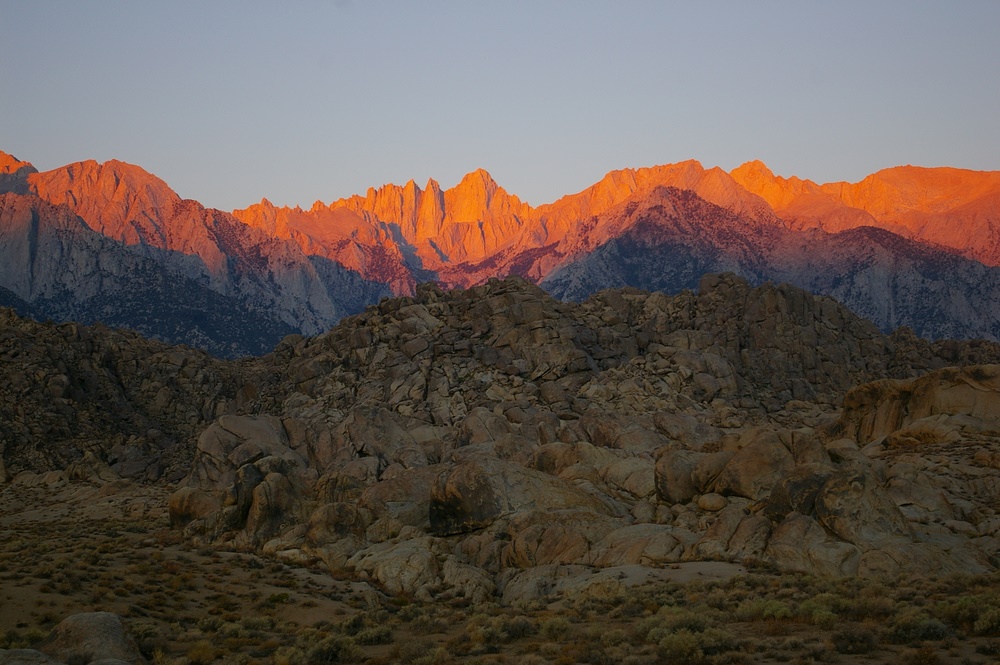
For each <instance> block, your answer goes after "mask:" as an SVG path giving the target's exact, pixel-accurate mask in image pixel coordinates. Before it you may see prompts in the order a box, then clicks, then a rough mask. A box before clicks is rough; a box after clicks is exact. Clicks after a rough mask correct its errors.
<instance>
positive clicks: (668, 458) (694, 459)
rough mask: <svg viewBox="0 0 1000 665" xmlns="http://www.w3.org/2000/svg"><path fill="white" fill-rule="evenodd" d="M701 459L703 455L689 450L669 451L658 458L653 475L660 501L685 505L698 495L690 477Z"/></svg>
mask: <svg viewBox="0 0 1000 665" xmlns="http://www.w3.org/2000/svg"><path fill="white" fill-rule="evenodd" d="M703 457H704V453H696V452H692V451H690V450H669V451H667V452H665V453H664V454H663V455H661V456H660V458H659V459H658V460H657V461H656V467H655V469H654V473H655V479H656V493H657V496H658V497H659V498H660V500H661V501H666V502H668V503H686V502H688V501H690V500H691V499H692V498H694V496H695V495H696V494H698V488H697V487H696V486H695V483H694V481H693V480H692V477H691V476H692V473H693V472H694V469H695V466H696V465H697V463H698V461H699V460H700V459H702V458H703Z"/></svg>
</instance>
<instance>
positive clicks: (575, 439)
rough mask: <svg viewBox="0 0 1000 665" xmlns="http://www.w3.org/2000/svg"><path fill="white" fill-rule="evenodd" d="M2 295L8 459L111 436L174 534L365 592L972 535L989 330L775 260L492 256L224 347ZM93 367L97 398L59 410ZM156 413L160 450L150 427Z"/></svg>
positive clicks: (966, 541)
mask: <svg viewBox="0 0 1000 665" xmlns="http://www.w3.org/2000/svg"><path fill="white" fill-rule="evenodd" d="M7 321H8V322H9V323H8V329H7V332H6V333H5V334H6V337H5V338H4V339H6V340H7V344H8V347H7V348H8V357H9V358H10V367H12V368H14V367H16V368H18V371H19V372H20V374H18V375H17V376H16V377H13V378H11V380H10V385H13V386H17V387H18V390H19V391H20V392H18V393H17V395H19V396H21V397H20V402H21V403H27V401H30V400H34V401H33V402H31V403H33V404H37V405H38V406H37V412H31V413H28V412H26V413H24V414H23V415H22V416H18V417H19V418H20V420H19V419H18V417H14V418H9V419H7V420H5V421H3V422H4V424H3V426H4V427H6V428H7V429H6V430H5V436H7V438H5V439H4V441H5V444H4V445H5V448H4V452H3V459H4V461H5V464H6V466H7V469H8V471H7V473H8V475H10V476H13V477H14V478H15V480H14V482H15V483H20V484H32V485H34V486H39V487H41V486H46V487H53V488H55V487H65V486H67V484H71V483H73V482H77V481H75V480H74V478H76V477H78V476H79V477H86V478H88V479H89V480H88V482H92V483H98V484H104V487H106V488H108V490H107V491H109V492H112V491H127V489H122V488H121V487H119V486H118V485H117V483H119V482H120V480H118V477H119V476H122V475H123V472H124V471H125V470H127V469H130V468H132V467H131V466H129V465H131V464H132V463H133V461H134V460H137V459H138V460H142V459H147V458H148V459H150V460H151V461H150V464H153V463H154V462H155V463H158V464H160V465H162V466H163V467H164V468H165V469H167V470H169V469H175V468H177V465H178V464H180V460H183V464H184V468H185V469H186V470H187V474H186V476H185V477H184V479H183V480H182V481H181V482H180V483H179V485H178V486H177V487H176V488H175V489H174V492H173V495H172V496H171V497H170V500H169V506H168V508H169V516H170V521H171V523H172V525H173V526H174V527H175V528H182V529H184V531H185V533H186V534H187V535H188V536H189V537H190V538H192V539H193V540H194V541H196V542H198V543H202V544H211V545H214V546H217V547H224V548H232V549H237V550H253V551H257V552H261V553H264V554H266V555H267V556H272V557H275V558H277V559H279V560H283V561H287V562H289V563H294V564H296V565H300V564H308V563H314V564H315V563H322V564H323V565H325V566H327V567H329V568H330V569H331V570H333V571H336V572H337V573H338V574H354V575H358V576H360V577H362V578H364V579H366V580H368V581H369V582H371V583H373V584H376V585H378V586H380V587H382V588H383V589H385V590H386V591H387V592H390V593H394V594H406V595H413V596H415V597H421V598H439V597H465V598H468V599H477V600H483V599H487V598H496V597H499V598H501V599H506V600H507V601H508V602H521V601H523V600H524V599H530V598H536V597H538V596H539V594H545V593H548V592H550V591H553V590H560V589H565V590H577V591H580V592H581V593H582V592H583V591H582V590H583V589H587V590H588V591H587V593H591V592H592V593H603V592H605V591H607V592H610V590H611V589H612V587H614V588H616V589H618V590H619V591H621V589H622V588H623V587H622V586H621V585H620V584H617V583H613V582H612V580H610V578H608V577H607V576H606V575H604V573H602V572H601V571H604V570H613V569H617V570H620V569H622V567H638V568H640V569H644V570H654V569H663V568H664V567H672V566H679V565H683V564H692V563H703V562H706V561H712V562H725V563H727V564H731V565H733V566H739V565H754V566H766V567H772V568H775V569H778V570H786V571H792V570H794V571H804V572H809V573H814V574H823V575H894V574H896V573H897V572H898V571H900V570H908V571H910V572H916V571H927V572H931V571H934V572H938V571H941V570H945V571H967V572H986V571H991V570H995V569H996V567H997V565H998V563H1000V561H997V558H996V551H997V545H998V544H1000V533H998V528H1000V515H998V514H997V506H998V505H1000V501H998V497H1000V426H998V423H997V422H996V420H995V413H996V412H995V411H994V410H993V406H992V405H993V404H994V403H995V400H996V395H997V394H998V389H1000V386H998V385H997V381H996V379H995V376H996V375H997V370H996V367H995V366H993V365H991V363H997V362H998V361H1000V348H998V347H997V345H994V344H990V343H983V342H940V343H930V342H927V341H924V340H920V339H918V338H916V337H913V336H912V335H909V334H907V333H906V332H905V331H901V332H899V333H897V334H895V335H894V336H892V337H886V336H884V335H882V334H881V333H879V332H878V330H877V329H875V328H874V327H872V326H871V325H870V324H868V323H867V322H864V321H862V320H860V319H857V318H856V317H853V316H852V315H851V314H850V313H849V312H848V311H846V310H845V309H843V308H842V307H840V306H839V305H837V304H836V303H835V302H833V301H830V300H827V299H824V298H819V297H814V296H811V295H808V294H806V293H804V292H802V291H799V290H797V289H794V288H792V287H788V286H773V285H765V286H762V287H751V286H750V285H749V284H747V283H746V282H744V281H743V280H741V279H739V278H736V277H734V276H732V275H710V276H706V277H705V278H704V280H703V281H702V288H701V290H700V291H699V292H698V293H692V292H684V293H681V294H679V295H677V296H674V297H668V296H665V295H663V294H648V293H644V292H640V291H636V290H620V291H607V292H603V293H601V294H598V295H596V296H594V297H593V298H591V299H589V300H587V301H585V302H584V303H581V304H574V303H565V302H559V301H556V300H554V299H552V298H551V297H549V296H548V295H546V294H545V293H544V292H543V291H541V290H540V289H539V288H537V287H535V286H533V285H531V284H529V283H527V282H525V281H523V280H518V279H511V280H505V281H493V282H490V283H488V284H486V285H484V286H480V287H475V288H472V289H469V290H467V291H451V292H443V291H441V290H439V289H438V288H436V287H434V286H430V285H422V286H420V287H419V288H418V289H417V290H416V294H415V295H414V296H413V297H411V298H401V299H393V300H384V301H382V302H381V303H380V304H379V305H378V306H374V307H371V308H369V309H367V310H366V311H365V312H364V313H362V314H358V315H356V316H353V317H350V318H348V319H346V320H345V321H344V322H343V323H342V324H341V325H339V326H337V327H336V328H333V329H332V330H330V331H328V332H327V333H324V334H322V335H319V336H317V337H314V338H303V337H299V336H293V337H289V338H287V339H286V340H284V341H283V342H282V344H281V345H279V347H278V348H277V349H276V350H275V352H274V353H273V354H271V355H268V356H264V357H262V358H259V359H254V360H247V361H240V362H231V363H223V362H220V361H213V360H211V359H209V358H207V357H206V356H204V355H199V354H197V353H195V352H191V351H186V350H179V349H167V348H164V347H162V346H158V345H155V344H152V343H148V342H144V341H141V340H138V339H134V344H133V343H131V342H129V340H133V338H132V337H129V336H127V335H122V334H120V333H108V334H106V335H105V334H103V333H102V334H100V335H96V336H95V333H94V331H92V330H90V329H85V328H79V329H77V330H76V332H73V333H72V334H70V331H69V329H68V328H67V327H66V326H51V325H48V326H46V325H42V324H31V323H28V322H23V321H20V320H19V319H16V318H14V317H13V315H9V317H8V319H7ZM78 338H80V339H87V340H90V341H89V342H88V344H90V346H81V344H82V343H81V342H80V341H79V339H78ZM108 340H111V341H108ZM42 349H44V352H43V351H42ZM84 350H86V353H84ZM98 350H100V351H99V352H98ZM119 357H124V358H129V359H131V360H130V363H131V364H129V362H124V361H118V360H116V359H117V358H119ZM17 363H22V364H20V365H19V364H17ZM95 366H97V367H104V368H108V369H106V371H103V372H101V373H97V374H94V375H91V374H87V373H86V371H91V369H92V368H93V367H95ZM111 368H119V369H117V370H112V369H111ZM122 368H124V369H122ZM126 369H127V371H126ZM115 371H118V372H119V373H118V374H115V373H114V372H115ZM91 376H93V379H91V378H87V379H86V380H81V379H80V378H79V377H91ZM113 377H118V379H117V381H118V383H116V382H115V381H112V380H111V379H112V378H113ZM101 391H105V392H106V393H107V395H108V397H102V399H103V400H105V401H109V402H110V403H111V404H115V405H117V406H115V407H114V408H117V409H119V410H120V412H121V413H122V414H124V415H125V417H123V418H120V419H104V420H99V419H96V420H88V419H87V418H91V417H93V416H88V417H87V418H83V417H82V414H85V413H91V412H90V411H87V410H86V409H88V408H94V407H89V406H87V405H88V404H91V402H90V401H88V400H93V399H95V396H96V395H102V396H103V395H104V394H105V392H101ZM67 396H68V397H67ZM199 396H200V401H197V404H198V405H199V408H198V410H192V409H191V408H190V407H188V406H187V404H189V402H190V401H195V400H197V399H199ZM4 399H5V400H6V401H4V402H2V403H0V404H2V405H3V408H5V409H7V411H6V413H12V414H18V413H20V412H18V411H17V408H18V405H19V403H18V401H17V400H15V397H14V393H13V392H10V393H7V394H6V397H4ZM59 400H63V401H59ZM154 407H155V408H158V409H160V410H159V411H155V412H154V411H152V409H153V408H154ZM129 409H132V410H133V411H135V412H136V413H137V414H147V415H146V417H147V418H151V416H150V415H149V414H152V413H156V414H157V417H158V420H156V421H152V420H142V419H141V418H139V419H138V420H136V418H138V415H129V414H131V413H132V411H129ZM147 410H148V411H147ZM94 413H96V412H94ZM57 417H63V418H66V419H67V420H66V421H65V422H66V424H65V425H63V426H64V427H65V428H66V429H65V430H64V433H63V437H64V438H63V439H61V440H62V441H65V442H66V443H64V444H63V446H65V450H66V451H71V450H75V451H76V452H75V453H73V454H70V452H65V453H64V454H65V458H60V457H56V456H55V455H54V454H53V452H52V450H51V449H46V451H42V450H41V449H39V448H37V447H31V446H29V445H27V443H28V442H29V441H30V438H29V437H30V432H32V431H33V430H31V429H29V428H27V425H30V424H32V423H36V422H37V423H48V422H54V421H55V420H54V419H56V418H57ZM130 418H132V420H130ZM132 422H135V423H137V424H138V423H142V424H143V426H144V427H145V429H144V430H141V431H142V432H145V436H146V440H147V442H148V443H147V444H143V445H144V446H145V447H140V453H131V452H129V451H130V450H132V447H136V446H138V442H139V438H138V434H137V438H136V439H135V440H134V441H133V444H131V445H132V447H130V444H128V441H129V439H127V438H126V439H125V440H124V441H122V440H121V439H120V438H119V439H116V440H115V439H114V437H113V436H110V437H105V438H103V439H102V435H103V433H105V432H108V431H111V432H115V431H117V430H115V429H114V428H125V427H132V425H130V424H128V423H132ZM76 423H84V424H86V425H87V426H89V427H90V428H91V429H90V430H86V429H84V428H83V427H82V426H80V425H77V424H76ZM154 425H155V427H154ZM154 429H155V431H150V430H154ZM40 431H41V430H40ZM49 431H62V430H49ZM88 431H89V432H90V434H89V435H88V436H90V437H91V438H90V439H86V440H85V441H86V444H84V443H83V442H81V441H80V439H76V438H73V437H72V436H71V435H72V434H73V433H77V432H88ZM49 436H50V437H52V436H53V435H51V434H50V435H49ZM16 437H21V438H20V439H18V438H16ZM166 438H173V440H174V441H175V444H174V445H175V448H176V450H178V451H185V452H183V453H181V452H177V453H173V455H174V456H173V457H169V456H167V455H166V453H164V452H162V448H157V447H156V446H154V445H153V444H154V443H156V442H160V441H163V440H165V439H166ZM106 439H111V440H115V441H117V443H116V444H115V445H108V444H106V443H101V442H102V441H104V440H106ZM56 440H57V441H58V440H60V439H56ZM10 441H15V442H16V441H20V443H16V444H15V445H13V446H12V445H11V444H10ZM119 444H120V445H119ZM73 445H75V446H77V448H72V447H71V446H73ZM59 449H60V448H56V450H59ZM151 451H152V452H151ZM157 451H160V452H157ZM63 460H65V461H63ZM175 460H176V461H175ZM109 462H111V463H110V464H109ZM53 467H59V468H60V470H58V471H52V470H51V469H52V468H53ZM32 470H34V471H38V472H43V473H33V472H32ZM112 473H113V474H116V475H109V474H112ZM161 475H162V474H161ZM152 478H153V476H151V475H150V474H149V473H148V472H147V473H146V475H142V474H139V475H138V476H134V475H133V476H130V479H132V481H133V482H150V481H151V479H152ZM102 491H103V490H102ZM629 569H630V570H633V568H629ZM602 589H603V590H604V591H602ZM574 592H575V591H574Z"/></svg>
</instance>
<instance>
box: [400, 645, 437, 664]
mask: <svg viewBox="0 0 1000 665" xmlns="http://www.w3.org/2000/svg"><path fill="white" fill-rule="evenodd" d="M433 650H434V645H433V644H431V643H430V642H427V641H425V640H410V641H408V642H406V643H404V644H402V645H400V647H399V650H398V652H397V658H398V660H399V662H401V663H415V662H416V661H418V660H420V659H422V658H424V657H426V656H429V655H430V654H431V652H432V651H433Z"/></svg>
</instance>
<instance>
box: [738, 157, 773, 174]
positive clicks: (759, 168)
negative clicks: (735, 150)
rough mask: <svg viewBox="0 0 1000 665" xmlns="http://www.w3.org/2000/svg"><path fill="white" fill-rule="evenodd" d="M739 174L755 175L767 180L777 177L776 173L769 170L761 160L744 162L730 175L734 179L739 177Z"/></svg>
mask: <svg viewBox="0 0 1000 665" xmlns="http://www.w3.org/2000/svg"><path fill="white" fill-rule="evenodd" d="M737 174H745V175H750V174H753V175H757V176H764V177H767V178H774V177H775V176H774V171H772V170H771V169H770V168H768V166H767V164H765V163H764V162H762V161H760V160H759V159H752V160H750V161H749V162H743V163H742V164H740V165H739V166H737V167H736V168H735V169H733V170H732V171H730V175H731V176H733V177H734V178H735V177H736V176H737Z"/></svg>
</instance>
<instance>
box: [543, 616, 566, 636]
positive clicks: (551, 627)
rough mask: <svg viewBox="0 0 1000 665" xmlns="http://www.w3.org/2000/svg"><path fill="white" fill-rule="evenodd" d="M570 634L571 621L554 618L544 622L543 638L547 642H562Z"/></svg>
mask: <svg viewBox="0 0 1000 665" xmlns="http://www.w3.org/2000/svg"><path fill="white" fill-rule="evenodd" d="M568 632H569V621H567V620H566V619H564V618H562V617H552V618H551V619H546V620H545V621H543V622H542V625H541V633H542V637H544V638H545V639H547V640H553V641H556V640H560V639H562V638H563V637H565V635H566V633H568Z"/></svg>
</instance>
